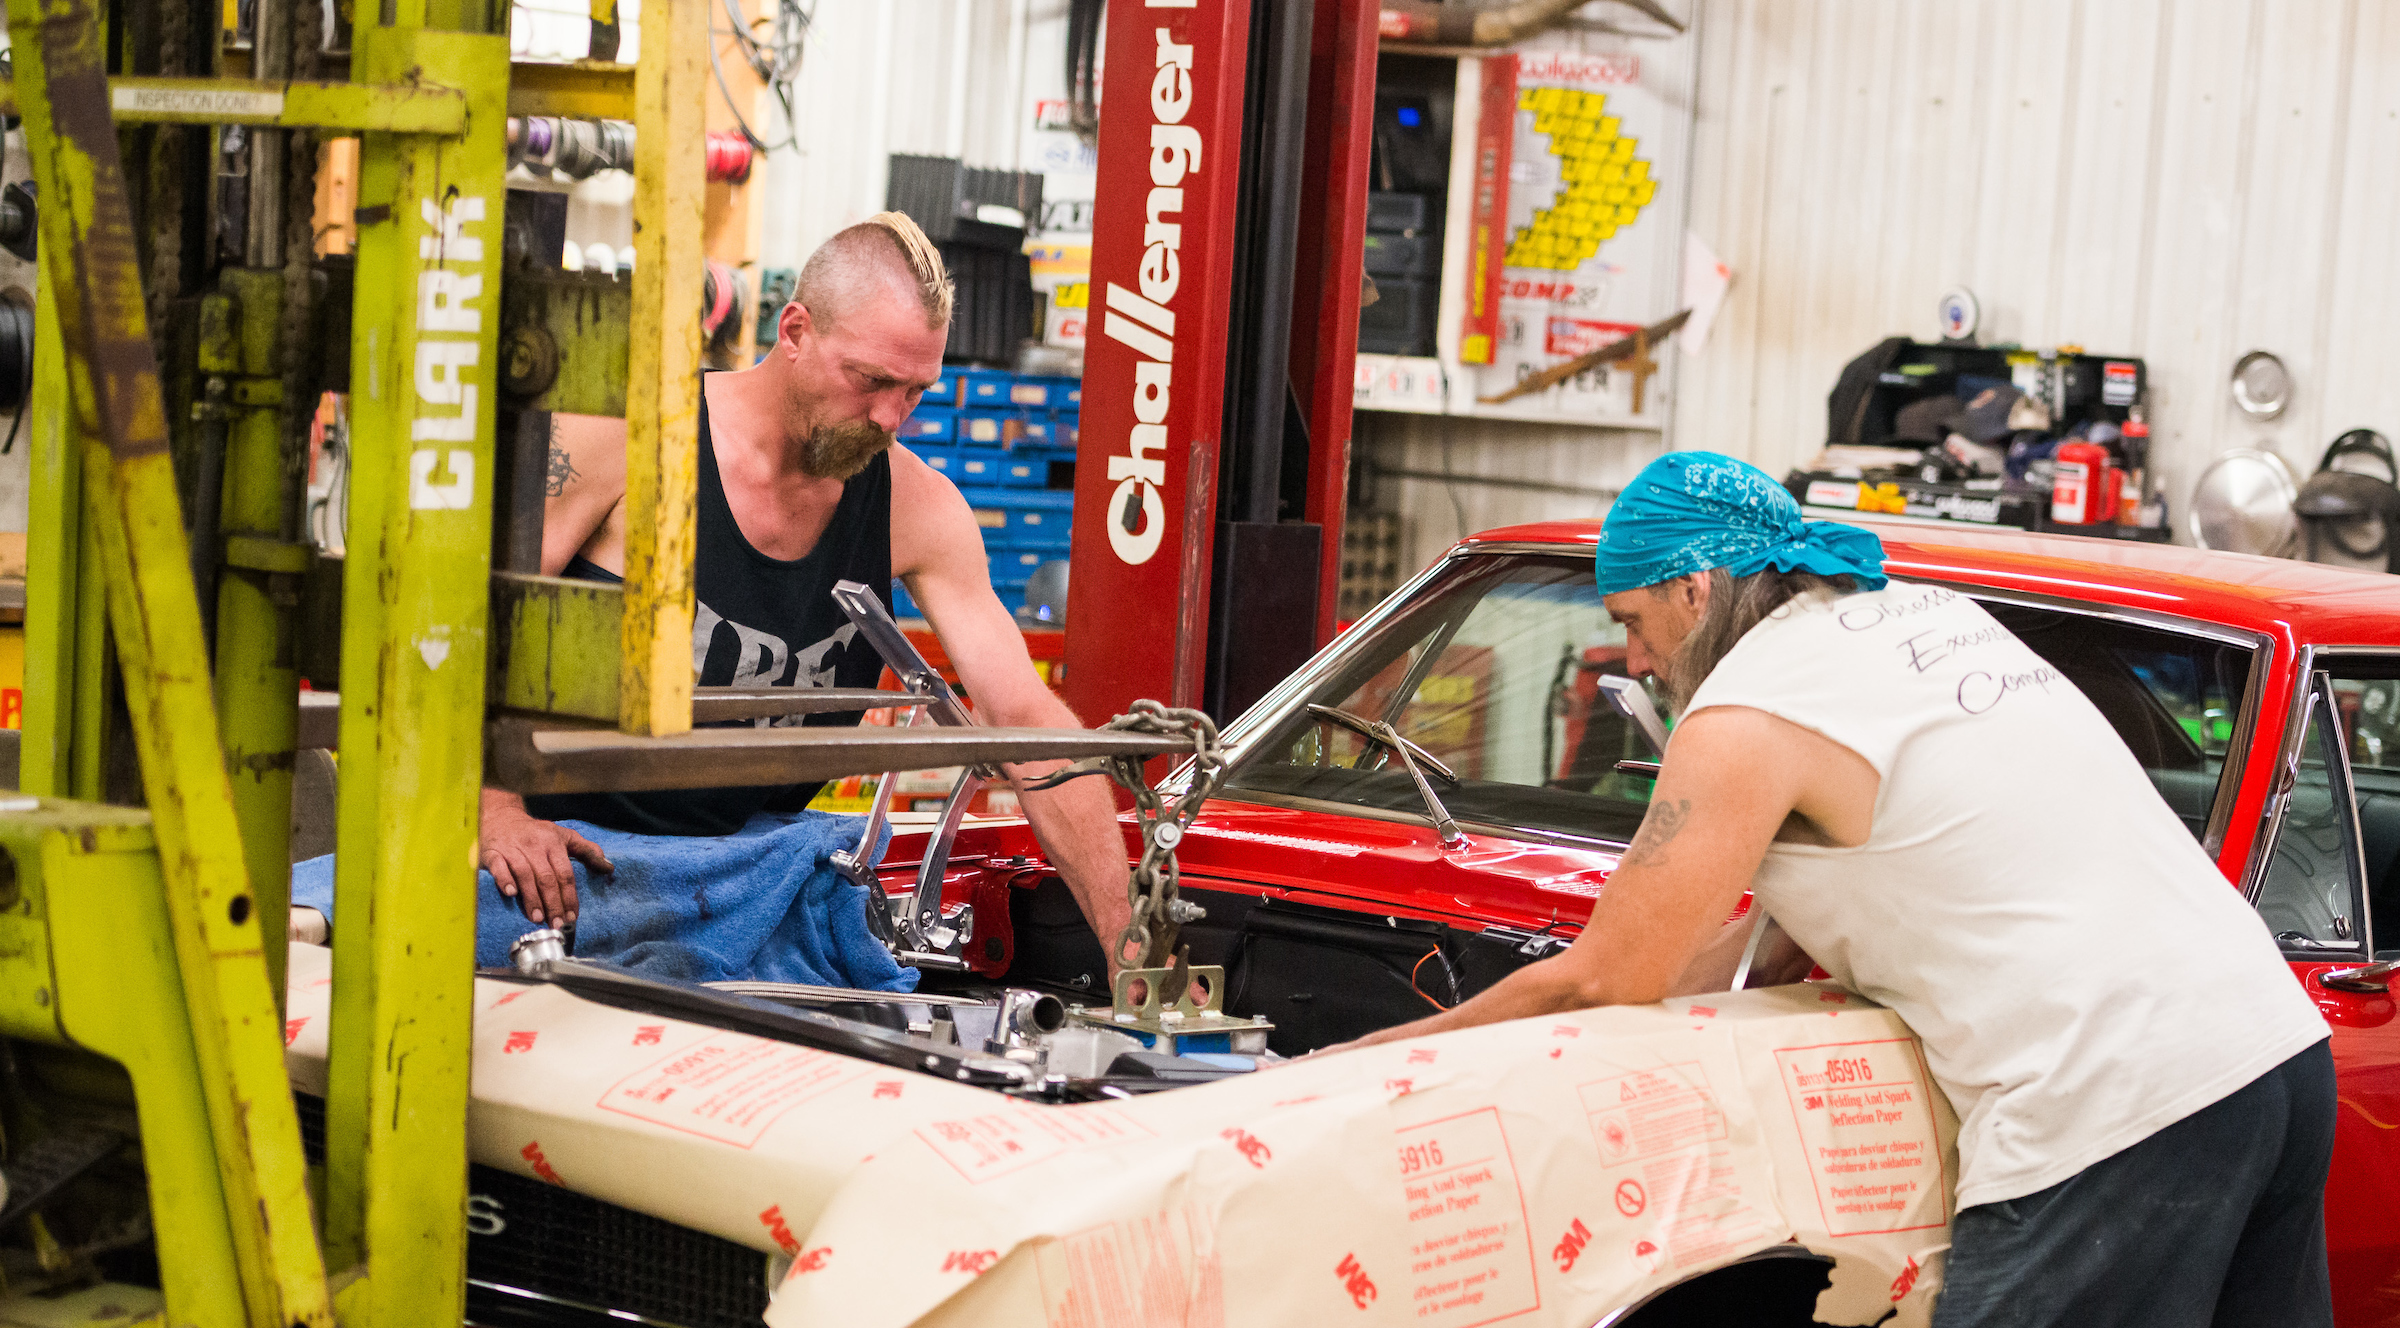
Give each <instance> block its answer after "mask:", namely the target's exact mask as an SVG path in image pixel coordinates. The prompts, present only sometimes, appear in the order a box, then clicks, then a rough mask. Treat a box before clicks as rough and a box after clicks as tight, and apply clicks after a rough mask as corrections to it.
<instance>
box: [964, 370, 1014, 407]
mask: <svg viewBox="0 0 2400 1328" xmlns="http://www.w3.org/2000/svg"><path fill="white" fill-rule="evenodd" d="M958 377H959V380H960V383H961V385H962V386H963V387H964V389H965V395H963V396H962V397H960V398H959V404H960V405H963V406H973V407H976V408H979V409H991V410H1004V409H1006V408H1007V407H1008V404H1009V402H1008V389H1009V388H1010V387H1011V386H1013V385H1014V384H1015V383H1016V381H1017V376H1016V375H1015V374H1013V373H1010V372H1009V371H1008V370H1006V369H961V370H959V371H958Z"/></svg>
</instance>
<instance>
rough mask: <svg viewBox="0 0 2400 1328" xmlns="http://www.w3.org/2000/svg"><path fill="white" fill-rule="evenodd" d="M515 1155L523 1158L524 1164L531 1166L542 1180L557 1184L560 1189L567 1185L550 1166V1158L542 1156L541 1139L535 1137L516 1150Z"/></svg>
mask: <svg viewBox="0 0 2400 1328" xmlns="http://www.w3.org/2000/svg"><path fill="white" fill-rule="evenodd" d="M517 1156H519V1157H521V1158H524V1159H525V1164H526V1165H527V1166H530V1167H532V1168H533V1174H534V1175H536V1176H539V1177H541V1178H542V1179H543V1180H546V1181H548V1182H550V1183H551V1184H553V1185H556V1186H558V1187H559V1188H560V1189H562V1190H563V1189H565V1188H566V1187H567V1183H566V1182H565V1181H563V1180H560V1179H559V1178H558V1172H557V1171H555V1170H553V1169H552V1168H551V1166H550V1159H549V1158H546V1157H544V1156H542V1141H541V1140H539V1139H536V1140H534V1141H533V1142H531V1143H529V1144H527V1145H525V1146H524V1147H523V1148H521V1149H519V1150H517Z"/></svg>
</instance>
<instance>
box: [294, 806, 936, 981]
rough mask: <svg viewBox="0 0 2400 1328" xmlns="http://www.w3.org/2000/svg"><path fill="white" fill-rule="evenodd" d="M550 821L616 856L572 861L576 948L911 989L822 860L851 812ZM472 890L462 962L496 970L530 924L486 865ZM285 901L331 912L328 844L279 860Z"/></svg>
mask: <svg viewBox="0 0 2400 1328" xmlns="http://www.w3.org/2000/svg"><path fill="white" fill-rule="evenodd" d="M559 824H561V825H564V826H567V827H568V828H570V829H572V830H574V831H575V832H576V833H578V834H580V835H582V836H583V837H584V838H586V839H589V840H591V841H592V842H593V843H595V844H598V845H599V846H600V849H601V851H602V852H604V853H606V854H608V860H609V861H610V862H612V863H614V864H616V870H615V871H614V872H611V873H607V874H603V875H595V874H593V873H592V872H591V871H590V870H589V869H587V868H586V867H585V866H584V865H583V864H582V863H580V862H578V863H576V864H575V898H576V906H575V908H576V919H575V957H576V958H578V959H598V960H605V961H607V962H609V963H613V964H616V965H618V966H620V967H622V968H625V969H627V970H629V971H631V972H634V973H638V974H640V975H642V976H643V977H650V978H663V979H666V980H669V981H675V982H730V981H745V980H747V981H761V982H805V983H809V984H812V985H815V986H822V987H852V988H858V989H863V990H867V991H895V992H897V991H915V990H916V989H917V970H915V969H913V968H902V967H900V965H899V963H898V962H897V961H895V960H894V959H893V958H892V955H891V952H890V951H889V950H886V949H885V948H884V947H883V944H882V943H881V942H880V941H877V940H876V939H875V937H874V935H873V933H871V932H869V931H868V930H867V914H866V910H867V908H868V907H869V906H870V905H869V904H868V901H867V897H866V891H864V890H863V889H861V888H860V887H858V886H857V885H854V884H852V883H851V882H850V880H849V879H848V878H846V877H844V876H843V875H842V874H841V873H840V872H838V871H836V870H834V868H833V864H832V863H830V862H828V861H827V858H828V856H829V855H831V854H832V853H833V852H834V850H836V849H846V848H849V847H851V846H852V845H854V844H856V843H857V842H858V836H859V832H860V831H861V829H863V828H864V824H865V819H864V818H863V817H857V816H834V815H831V814H828V813H825V812H801V813H799V814H797V815H790V814H776V813H771V812H761V813H759V814H758V815H756V816H753V817H751V818H750V820H749V823H748V824H746V825H744V826H743V827H742V828H741V829H739V830H737V831H735V832H734V833H732V834H730V835H727V836H724V837H722V838H699V837H693V838H686V837H683V836H678V835H635V834H627V833H625V832H624V831H621V830H604V829H602V828H601V827H599V826H596V825H592V824H589V823H587V822H583V821H561V822H560V823H559ZM885 842H886V843H889V842H890V835H889V832H888V831H887V832H886V835H885ZM882 851H883V845H881V844H878V845H876V852H877V853H878V854H879V855H880V854H881V852H882ZM475 889H476V907H475V962H476V963H477V964H480V965H482V966H484V967H487V968H498V967H505V966H506V965H507V963H508V946H509V943H510V942H511V941H514V940H516V939H517V938H518V937H519V936H522V935H524V934H525V933H526V932H528V931H531V930H532V929H533V926H534V924H533V923H531V922H529V921H527V920H526V918H525V914H524V911H523V910H522V909H520V908H519V907H518V906H517V901H516V900H514V899H511V898H509V897H508V896H506V895H503V894H501V893H500V888H499V887H498V886H497V885H495V884H493V882H492V874H491V873H490V872H482V871H479V872H477V873H476V874H475ZM292 903H293V904H295V905H297V906H299V907H302V908H313V909H315V910H317V911H318V912H320V913H323V914H324V915H325V916H326V917H327V918H328V919H331V918H332V917H333V858H332V856H331V855H330V854H329V855H327V856H325V857H321V858H311V859H309V860H308V861H306V862H303V863H300V864H298V865H296V866H294V867H293V868H292Z"/></svg>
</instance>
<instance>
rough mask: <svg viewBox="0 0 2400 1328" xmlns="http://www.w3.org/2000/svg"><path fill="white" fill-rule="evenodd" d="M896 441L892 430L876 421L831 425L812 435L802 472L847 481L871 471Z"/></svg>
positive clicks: (802, 458)
mask: <svg viewBox="0 0 2400 1328" xmlns="http://www.w3.org/2000/svg"><path fill="white" fill-rule="evenodd" d="M895 441H896V438H895V436H894V435H893V433H892V431H891V430H889V429H886V428H883V427H882V426H880V425H878V424H876V423H875V422H874V421H873V420H848V421H845V422H843V423H841V424H828V425H826V426H824V427H823V428H820V429H817V430H815V431H814V432H812V433H810V434H809V436H808V442H807V444H806V445H805V446H804V447H802V448H801V449H800V469H801V470H802V471H804V472H806V473H807V474H809V475H811V476H813V477H815V478H817V479H821V480H846V479H849V478H850V477H851V476H853V475H856V474H857V473H858V472H860V471H862V470H865V469H866V468H867V463H868V462H870V461H873V460H874V459H875V458H876V457H878V456H881V455H882V454H883V453H884V451H885V450H886V449H888V448H889V447H891V445H892V444H893V442H895Z"/></svg>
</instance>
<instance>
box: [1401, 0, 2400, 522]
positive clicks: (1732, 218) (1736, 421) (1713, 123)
mask: <svg viewBox="0 0 2400 1328" xmlns="http://www.w3.org/2000/svg"><path fill="white" fill-rule="evenodd" d="M1697 8H1698V11H1699V12H1698V14H1697V20H1698V22H1697V28H1696V30H1697V32H1698V35H1699V40H1700V61H1701V69H1700V79H1699V94H1700V95H1699V111H1698V123H1697V134H1696V138H1695V141H1694V146H1693V154H1692V163H1691V170H1692V185H1691V188H1692V194H1691V203H1690V213H1689V215H1690V224H1691V227H1692V228H1693V229H1694V230H1695V231H1696V232H1698V233H1699V234H1700V236H1701V237H1702V238H1704V239H1705V240H1706V241H1707V242H1708V243H1709V244H1710V245H1711V246H1712V247H1713V248H1715V249H1716V251H1717V253H1718V254H1719V256H1720V257H1722V258H1723V259H1724V260H1725V261H1726V262H1727V263H1729V264H1731V265H1732V267H1733V270H1734V274H1735V275H1734V285H1733V289H1732V291H1731V293H1730V295H1729V296H1728V298H1727V301H1726V305H1725V308H1724V310H1723V312H1722V313H1721V314H1720V315H1719V317H1718V320H1717V323H1716V327H1715V330H1714V332H1713V334H1712V336H1711V339H1710V341H1709V344H1708V346H1707V348H1706V350H1705V351H1704V352H1703V353H1702V354H1701V355H1700V356H1699V357H1697V358H1696V359H1694V360H1692V361H1690V362H1688V363H1687V364H1686V365H1684V366H1683V377H1682V380H1681V383H1680V385H1679V387H1680V397H1681V400H1680V402H1679V403H1678V407H1677V413H1676V416H1675V420H1674V425H1673V428H1672V430H1671V433H1670V439H1671V441H1672V442H1673V444H1674V445H1675V446H1677V447H1683V448H1701V447H1705V448H1713V449H1716V450H1719V451H1725V452H1730V453H1733V454H1735V455H1737V456H1743V457H1747V458H1749V459H1751V460H1753V461H1755V462H1757V463H1758V464H1760V465H1762V466H1764V467H1766V468H1767V469H1769V470H1770V471H1775V472H1778V473H1780V472H1781V471H1782V470H1783V469H1784V468H1786V467H1788V466H1790V465H1792V464H1794V463H1796V462H1801V461H1805V460H1806V459H1807V458H1808V457H1809V456H1811V455H1812V454H1813V453H1814V452H1815V451H1816V449H1817V447H1818V446H1819V444H1820V443H1821V442H1822V441H1823V439H1824V433H1825V394H1826V392H1827V390H1828V389H1829V388H1831V386H1832V385H1833V381H1834V378H1835V376H1836V375H1837V374H1838V373H1839V372H1840V370H1841V367H1842V365H1843V364H1844V363H1845V362H1847V361H1848V360H1849V359H1850V358H1851V357H1853V356H1855V355H1857V354H1858V353H1859V352H1860V351H1863V350H1865V349H1866V348H1867V347H1868V346H1870V345H1872V344H1873V343H1874V342H1875V341H1877V340H1878V339H1880V338H1882V337H1885V336H1891V335H1895V334H1906V335H1911V336H1916V337H1919V338H1923V339H1928V340H1930V339H1932V338H1933V337H1935V336H1936V335H1937V333H1936V330H1935V319H1934V303H1935V300H1936V299H1937V297H1938V296H1939V295H1940V294H1941V292H1942V291H1943V290H1945V289H1946V288H1948V287H1950V286H1952V285H1956V284H1962V283H1963V284H1965V285H1967V286H1969V287H1971V288H1973V289H1974V291H1975V292H1976V294H1977V295H1978V296H1979V297H1980V298H1981V301H1982V304H1983V309H1984V326H1983V332H1982V339H1983V340H1984V341H1986V342H1987V343H1989V342H1994V341H2018V342H2023V343H2025V344H2027V345H2055V344H2058V343H2060V342H2076V343H2080V344H2082V345H2083V346H2085V347H2086V348H2087V349H2090V350H2092V351H2096V352H2103V353H2121V354H2132V355H2139V356H2142V357H2144V358H2145V359H2146V360H2147V361H2148V362H2149V366H2150V370H2151V375H2152V388H2151V417H2152V419H2153V421H2154V432H2155V436H2156V438H2157V442H2156V444H2155V445H2154V453H2155V457H2156V468H2157V469H2158V471H2159V472H2160V475H2161V479H2162V481H2163V483H2164V487H2165V491H2166V493H2167V495H2168V498H2169V500H2170V503H2171V505H2172V509H2173V513H2174V518H2175V524H2176V529H2177V534H2178V538H2179V539H2183V540H2185V541H2186V542H2188V540H2189V534H2188V526H2187V525H2186V523H2185V515H2186V510H2187V508H2188V506H2189V498H2190V493H2191V485H2192V481H2193V480H2194V479H2195V478H2196V477H2197V476H2198V474H2199V471H2200V469H2201V468H2202V467H2203V466H2204V465H2205V464H2206V463H2207V462H2208V460H2209V459H2211V458H2213V457H2214V456H2216V455H2217V454H2218V453H2220V452H2222V451H2224V450H2226V449H2228V448H2232V447H2237V446H2265V447H2270V448H2274V449H2276V450H2279V451H2281V452H2282V453H2283V455H2284V456H2285V457H2286V458H2287V459H2289V460H2290V461H2291V462H2292V463H2293V464H2294V465H2295V466H2296V467H2298V468H2299V469H2300V470H2301V471H2302V473H2303V474H2305V473H2306V472H2307V471H2309V470H2311V469H2313V468H2314V467H2315V465H2316V463H2317V458H2318V456H2319V455H2320V454H2321V453H2322V452H2323V450H2324V448H2325V445H2326V443H2328V442H2329V441H2331V439H2332V438H2333V436H2334V435H2335V434H2337V433H2339V432H2341V431H2342V430H2344V429H2348V428H2352V427H2355V426H2361V425H2364V426H2371V427H2374V428H2378V429H2381V430H2383V431H2385V432H2386V433H2391V434H2400V372H2395V371H2394V368H2393V364H2392V361H2391V360H2389V359H2387V358H2386V357H2387V356H2391V357H2396V358H2400V330H2396V328H2395V323H2394V320H2393V319H2392V317H2391V315H2390V314H2389V312H2388V307H2389V305H2390V303H2391V300H2392V296H2393V295H2394V293H2395V291H2400V285H2396V283H2395V278H2396V277H2400V245H2395V243H2394V234H2395V226H2394V215H2395V212H2396V210H2400V170H2395V168H2394V163H2396V162H2400V5H2394V4H2390V3H2382V2H2380V0H1697ZM2252 349H2265V350H2272V351H2274V352H2275V353H2276V354H2278V355H2280V356H2281V357H2282V358H2283V360H2284V362H2285V364H2286V365H2287V366H2289V367H2290V369H2291V371H2292V375H2293V378H2294V380H2295V383H2296V392H2295V397H2294V401H2293V405H2292V407H2291V409H2290V410H2289V411H2287V412H2286V413H2285V415H2284V416H2283V418H2281V419H2279V420H2276V421H2274V422H2272V423H2269V424H2263V425H2262V424H2255V423H2252V422H2251V421H2249V420H2247V419H2246V418H2244V417H2243V416H2242V415H2241V414H2240V413H2239V412H2238V411H2236V410H2235V409H2234V408H2233V405H2232V403H2231V399H2230V397H2229V395H2228V392H2227V389H2226V379H2227V375H2228V374H2229V373H2230V371H2231V369H2232V367H2233V362H2234V360H2235V359H2237V358H2238V357H2239V356H2240V355H2241V354H2242V353H2243V352H2245V351H2248V350H2252ZM1445 425H1446V431H1447V434H1448V451H1449V459H1450V464H1451V466H1452V467H1454V468H1455V469H1457V470H1459V471H1477V472H1483V473H1492V474H1523V473H1527V472H1529V471H1534V472H1541V473H1545V474H1564V473H1575V472H1580V473H1581V474H1582V475H1583V476H1586V477H1589V478H1580V479H1578V480H1577V481H1576V482H1578V483H1585V484H1597V483H1604V482H1605V481H1604V480H1603V479H1601V478H1597V477H1604V476H1611V475H1617V474H1619V473H1620V472H1623V471H1625V470H1627V469H1628V468H1629V463H1630V464H1638V463H1639V461H1640V460H1642V459H1646V458H1647V455H1648V454H1649V453H1650V451H1652V450H1654V448H1655V444H1654V443H1653V444H1650V445H1648V446H1645V444H1644V441H1643V439H1642V437H1641V436H1639V435H1619V434H1612V433H1602V432H1597V431H1595V432H1593V433H1589V434H1584V435H1581V436H1579V437H1576V436H1561V435H1560V434H1559V433H1557V432H1555V431H1549V430H1539V431H1529V430H1526V429H1523V428H1521V427H1518V426H1510V425H1499V424H1473V423H1465V422H1445V421H1439V420H1432V419H1406V420H1403V419H1402V418H1400V417H1389V416H1387V417H1379V418H1373V419H1365V420H1362V424H1361V428H1360V438H1361V441H1362V443H1363V444H1365V445H1367V446H1368V447H1370V448H1371V449H1372V450H1373V453H1374V455H1376V456H1379V457H1384V458H1386V459H1387V464H1391V465H1406V466H1408V467H1409V468H1412V469H1424V468H1428V462H1429V461H1438V460H1439V456H1438V449H1437V443H1438V440H1439V438H1440V436H1441V435H1442V433H1443V432H1444V429H1445ZM1444 487H1445V486H1442V485H1438V484H1429V483H1421V482H1420V483H1409V484H1405V485H1403V486H1401V487H1400V489H1399V490H1398V492H1399V494H1400V502H1399V505H1400V508H1401V510H1402V511H1403V513H1404V514H1405V515H1406V516H1407V517H1408V518H1409V519H1410V521H1411V525H1412V540H1411V549H1412V551H1413V552H1414V553H1415V555H1416V556H1417V557H1418V558H1419V559H1420V560H1422V559H1423V558H1426V557H1430V556H1432V555H1433V554H1434V553H1436V552H1438V551H1439V549H1440V548H1441V547H1442V546H1443V545H1445V544H1446V543H1447V542H1448V541H1449V539H1450V538H1452V537H1453V535H1454V533H1455V530H1456V527H1457V513H1456V512H1455V511H1454V509H1453V506H1452V503H1451V500H1450V495H1449V494H1447V493H1445V492H1444V491H1443V490H1444ZM1458 493H1459V495H1460V497H1461V501H1462V503H1463V504H1464V505H1465V506H1466V507H1467V515H1468V517H1469V522H1470V524H1476V523H1479V522H1481V521H1482V520H1483V519H1484V518H1485V517H1486V516H1487V515H1488V516H1490V517H1497V518H1502V519H1507V520H1522V519H1530V518H1533V517H1541V516H1580V515H1591V514H1593V513H1594V512H1595V511H1597V510H1599V505H1598V504H1596V503H1595V502H1594V501H1592V500H1590V499H1587V498H1581V497H1574V496H1565V495H1542V494H1530V493H1523V492H1511V491H1498V490H1485V491H1475V490H1469V489H1465V488H1461V489H1459V490H1458Z"/></svg>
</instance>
